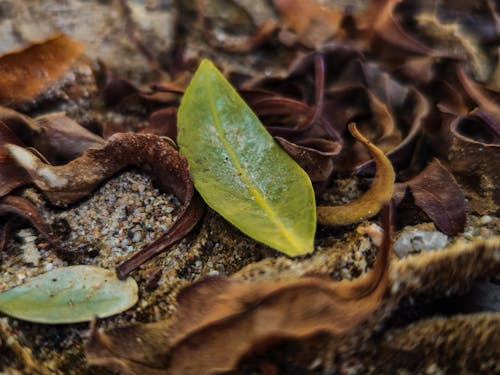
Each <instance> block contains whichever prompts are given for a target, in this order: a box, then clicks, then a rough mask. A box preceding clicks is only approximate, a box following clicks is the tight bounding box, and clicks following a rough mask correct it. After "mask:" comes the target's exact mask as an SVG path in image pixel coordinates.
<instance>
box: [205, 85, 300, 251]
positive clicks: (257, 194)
mask: <svg viewBox="0 0 500 375" xmlns="http://www.w3.org/2000/svg"><path fill="white" fill-rule="evenodd" d="M208 96H209V103H210V112H211V114H212V118H213V119H214V126H215V130H216V131H217V135H218V137H219V139H220V140H221V142H222V145H223V146H224V148H225V149H226V151H227V153H228V155H229V158H230V159H231V162H232V164H233V165H234V167H235V168H236V171H237V172H238V175H239V176H240V177H241V179H242V180H243V182H244V183H245V185H246V187H247V189H248V191H249V192H250V194H251V195H252V196H253V197H254V198H255V202H256V203H257V204H258V205H259V206H260V207H261V208H262V210H263V211H264V212H265V213H266V214H267V215H268V216H269V218H270V220H271V221H272V222H273V223H274V225H275V226H276V227H277V228H278V229H279V231H280V232H281V233H282V235H283V236H284V237H285V238H286V240H287V241H288V243H289V244H290V245H291V246H292V247H294V248H296V247H297V244H298V243H299V242H300V241H298V239H297V236H295V235H294V233H293V232H291V231H290V230H288V229H287V228H286V227H285V225H284V224H283V223H282V222H281V221H280V220H279V219H278V218H277V216H276V213H275V212H274V211H273V210H272V208H271V206H270V204H269V203H268V202H267V200H266V199H265V198H264V196H263V194H262V192H261V190H260V189H259V188H258V187H256V186H255V185H254V184H253V183H252V182H251V181H250V178H249V176H248V174H247V173H246V171H245V169H244V168H243V167H242V166H241V163H240V162H239V160H238V157H237V155H236V152H235V151H234V150H233V147H232V146H231V144H230V143H229V142H228V141H227V139H226V136H225V134H224V130H223V129H222V125H221V123H220V121H219V116H218V115H217V109H216V107H215V102H214V98H213V95H212V92H211V91H210V92H209V93H208ZM299 250H300V249H299Z"/></svg>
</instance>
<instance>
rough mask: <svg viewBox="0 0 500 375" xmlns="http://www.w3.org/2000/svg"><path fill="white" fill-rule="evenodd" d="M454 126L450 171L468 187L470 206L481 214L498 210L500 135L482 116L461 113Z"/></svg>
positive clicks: (467, 194)
mask: <svg viewBox="0 0 500 375" xmlns="http://www.w3.org/2000/svg"><path fill="white" fill-rule="evenodd" d="M450 129H451V134H452V137H453V138H452V145H451V148H450V152H449V155H448V158H449V164H450V170H451V172H452V173H453V175H454V177H455V178H456V179H457V181H458V182H459V184H460V185H461V186H462V188H463V189H464V191H465V194H466V196H467V198H468V200H469V208H470V209H471V210H472V211H475V212H477V213H479V214H481V215H486V214H491V213H498V212H499V207H500V194H499V193H498V191H499V189H498V187H499V186H500V174H499V173H498V171H499V170H500V136H499V135H498V134H497V133H496V131H495V130H494V128H492V127H491V126H489V125H488V123H487V122H485V121H483V120H482V118H481V117H479V116H458V117H456V119H455V120H454V121H453V122H452V123H451V125H450Z"/></svg>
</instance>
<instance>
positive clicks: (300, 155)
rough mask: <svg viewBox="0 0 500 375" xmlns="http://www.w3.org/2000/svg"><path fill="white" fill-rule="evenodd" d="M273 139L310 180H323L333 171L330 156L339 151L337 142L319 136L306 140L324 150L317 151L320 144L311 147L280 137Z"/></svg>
mask: <svg viewBox="0 0 500 375" xmlns="http://www.w3.org/2000/svg"><path fill="white" fill-rule="evenodd" d="M274 139H275V140H276V141H277V142H278V143H279V145H280V146H281V147H282V148H283V149H284V150H285V151H286V152H287V153H288V154H289V155H290V156H291V157H292V158H293V159H294V160H295V161H296V162H297V163H298V164H299V165H300V167H301V168H302V169H303V170H304V171H306V173H307V174H308V175H309V178H310V179H311V181H312V182H319V181H325V180H326V179H328V177H330V175H331V173H332V171H333V159H332V156H333V155H337V154H338V153H339V152H340V148H341V146H340V144H339V143H330V142H328V141H326V140H323V139H321V138H319V139H309V140H307V141H308V143H309V144H310V143H313V142H315V144H316V145H318V144H320V145H321V146H323V149H324V151H319V150H318V148H320V147H321V146H317V148H311V147H307V146H303V145H298V144H295V143H292V142H289V141H287V140H286V139H284V138H281V137H275V138H274Z"/></svg>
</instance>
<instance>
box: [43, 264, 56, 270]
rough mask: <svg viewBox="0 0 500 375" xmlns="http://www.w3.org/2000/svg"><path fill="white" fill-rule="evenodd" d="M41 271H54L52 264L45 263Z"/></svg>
mask: <svg viewBox="0 0 500 375" xmlns="http://www.w3.org/2000/svg"><path fill="white" fill-rule="evenodd" d="M43 269H44V271H45V272H49V271H52V270H53V269H54V265H53V264H52V263H45V266H43Z"/></svg>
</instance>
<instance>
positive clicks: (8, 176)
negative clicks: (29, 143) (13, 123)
mask: <svg viewBox="0 0 500 375" xmlns="http://www.w3.org/2000/svg"><path fill="white" fill-rule="evenodd" d="M5 144H15V145H18V146H22V145H23V143H22V142H21V140H20V139H19V138H18V137H16V135H15V134H14V132H12V130H10V128H9V127H8V126H7V125H5V124H4V123H3V122H2V121H1V120H0V197H3V196H5V195H7V194H9V193H10V192H11V191H12V190H14V189H15V188H18V187H20V186H23V185H26V184H28V183H29V182H30V180H31V178H30V176H29V175H28V174H27V173H26V171H25V170H24V169H23V168H21V167H19V166H18V165H17V164H16V163H15V161H14V160H13V159H12V158H11V157H10V155H9V154H8V152H7V150H6V149H5V147H4V145H5Z"/></svg>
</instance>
